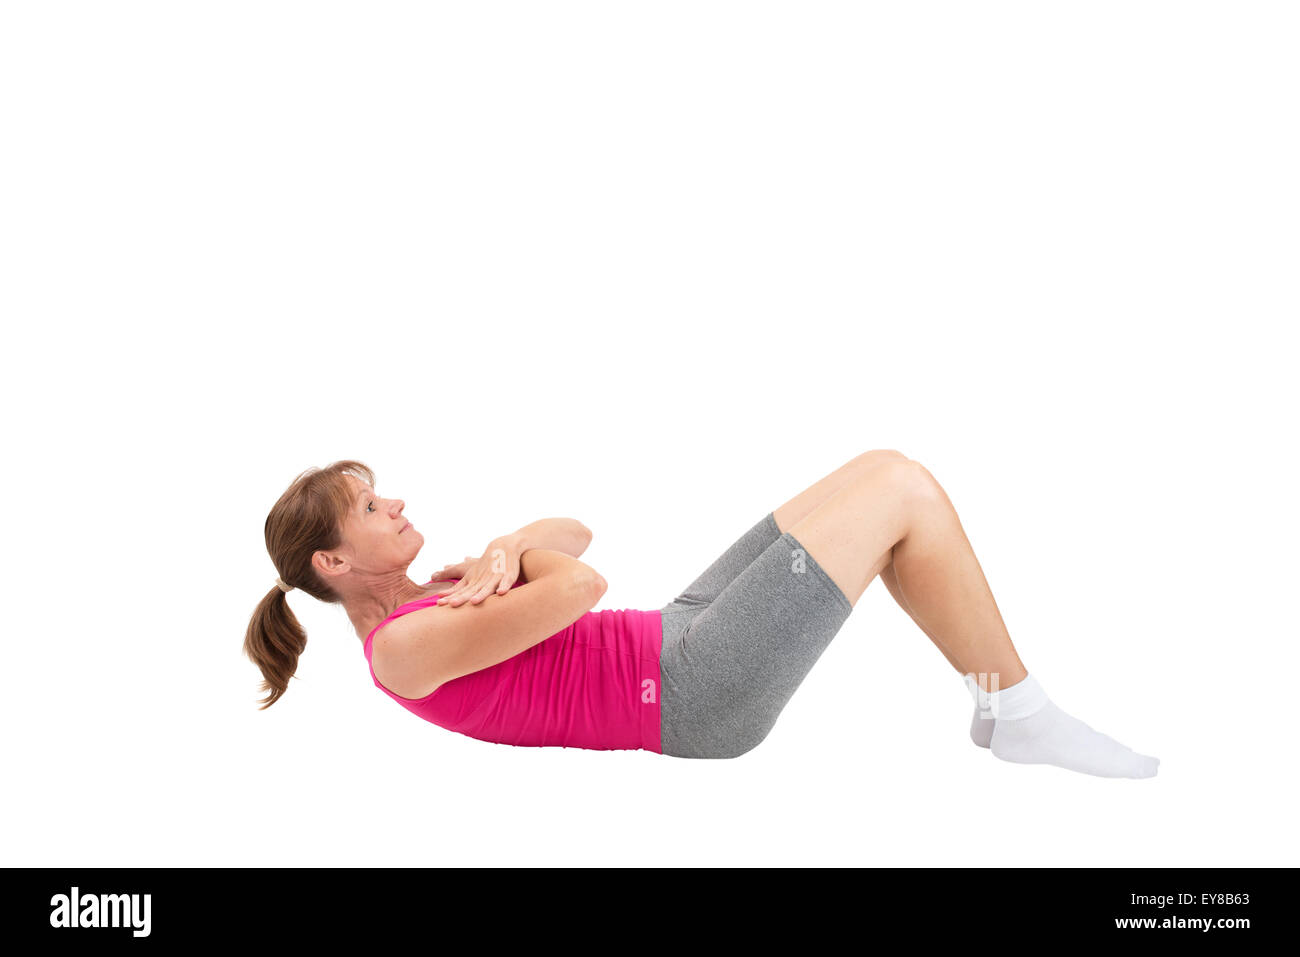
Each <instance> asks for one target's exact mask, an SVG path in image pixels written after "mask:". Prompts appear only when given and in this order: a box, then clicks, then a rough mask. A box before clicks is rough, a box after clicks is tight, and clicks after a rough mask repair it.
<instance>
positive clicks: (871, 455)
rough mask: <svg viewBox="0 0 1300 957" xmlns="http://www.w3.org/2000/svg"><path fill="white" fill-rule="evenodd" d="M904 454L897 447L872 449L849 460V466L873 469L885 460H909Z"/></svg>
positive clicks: (885, 461)
mask: <svg viewBox="0 0 1300 957" xmlns="http://www.w3.org/2000/svg"><path fill="white" fill-rule="evenodd" d="M910 461H911V459H909V458H908V457H907V456H906V455H904V454H903V453H902V452H900V451H898V450H897V449H872V450H871V451H870V452H863V453H862V454H861V455H856V456H854V457H853V458H852V459H850V460H849V463H848V464H849V466H850V467H851V468H855V469H863V470H866V469H873V468H875V467H876V466H878V465H884V464H885V463H887V462H910Z"/></svg>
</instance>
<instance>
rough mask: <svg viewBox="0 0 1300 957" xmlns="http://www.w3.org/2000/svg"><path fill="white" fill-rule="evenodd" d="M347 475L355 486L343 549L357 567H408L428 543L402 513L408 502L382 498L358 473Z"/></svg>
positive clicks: (376, 570) (373, 569) (380, 570)
mask: <svg viewBox="0 0 1300 957" xmlns="http://www.w3.org/2000/svg"><path fill="white" fill-rule="evenodd" d="M345 477H346V478H347V479H348V481H349V483H350V484H351V486H352V503H351V505H350V507H349V509H348V513H347V515H346V516H345V517H344V520H343V544H344V549H343V550H344V551H346V552H347V553H348V554H349V556H350V561H351V564H352V567H353V569H355V570H357V571H362V572H370V573H374V574H383V573H384V572H390V571H393V570H394V569H397V568H406V566H408V565H410V564H411V561H412V560H413V559H414V558H415V556H416V554H417V553H418V552H419V551H420V549H421V547H423V545H424V536H423V535H421V534H420V533H419V532H418V531H417V530H416V528H415V526H414V525H412V524H411V523H410V522H408V521H407V520H406V516H405V515H403V514H402V511H403V509H405V508H406V503H405V502H403V501H402V500H401V499H400V498H382V497H380V496H379V495H377V494H376V493H375V490H374V489H373V488H371V487H370V485H368V484H367V483H365V482H363V481H362V480H361V479H359V478H357V477H356V476H354V475H347V476H345Z"/></svg>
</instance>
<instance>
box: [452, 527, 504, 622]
mask: <svg viewBox="0 0 1300 957" xmlns="http://www.w3.org/2000/svg"><path fill="white" fill-rule="evenodd" d="M519 546H520V541H519V538H518V536H516V535H502V536H501V537H500V538H494V539H492V541H490V542H488V546H487V550H486V551H485V552H484V553H483V554H482V556H480V557H479V558H477V559H472V558H470V557H469V556H468V555H467V556H466V557H465V561H464V562H462V563H461V564H459V565H449V566H448V567H447V568H444V569H443V572H448V573H451V572H454V571H457V570H459V571H460V572H461V574H460V575H459V576H458V575H455V574H447V576H446V577H447V578H457V577H459V578H460V581H458V582H457V583H456V586H455V587H454V588H453V589H452V590H451V591H449V592H447V594H445V595H443V596H442V597H440V598H439V599H438V600H437V602H435V604H438V605H451V606H452V607H453V608H454V607H456V606H457V605H463V604H464V603H465V602H469V603H470V604H471V605H477V604H479V602H481V601H483V599H485V598H487V597H488V596H489V595H493V594H496V595H504V594H505V593H506V592H508V591H510V588H511V586H513V585H514V583H515V582H516V581H518V580H519V556H520V555H521V554H522V550H521V549H520V547H519ZM443 572H439V574H440V575H441V574H442V573H443ZM436 580H441V579H436Z"/></svg>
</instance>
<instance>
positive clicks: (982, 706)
mask: <svg viewBox="0 0 1300 957" xmlns="http://www.w3.org/2000/svg"><path fill="white" fill-rule="evenodd" d="M962 680H963V681H965V682H966V690H967V691H969V692H970V696H971V698H973V699H974V701H975V714H974V715H973V716H972V717H971V719H970V739H971V740H972V741H974V742H975V743H976V744H977V745H979V746H980V747H981V748H987V747H988V746H989V745H990V744H991V743H992V741H993V726H994V725H995V724H996V721H995V720H994V718H993V712H992V711H990V710H989V709H988V695H987V694H985V693H983V692H981V691H980V690H979V686H978V685H977V684H975V682H974V680H973V679H972V678H971V676H970V675H962ZM981 695H982V696H983V700H981Z"/></svg>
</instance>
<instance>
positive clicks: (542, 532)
mask: <svg viewBox="0 0 1300 957" xmlns="http://www.w3.org/2000/svg"><path fill="white" fill-rule="evenodd" d="M514 535H515V539H516V541H517V542H518V543H519V550H520V551H523V550H524V549H528V548H549V549H551V550H552V551H556V552H563V553H564V554H565V555H568V556H570V557H572V558H580V557H581V556H582V553H583V552H585V551H586V550H587V546H588V545H590V544H591V529H589V528H587V526H586V525H583V524H582V523H581V522H580V521H578V520H577V519H576V518H542V519H538V520H537V521H535V522H530V523H529V524H527V525H525V526H524V527H523V528H521V529H519V530H518V531H516V532H515V533H514Z"/></svg>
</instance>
